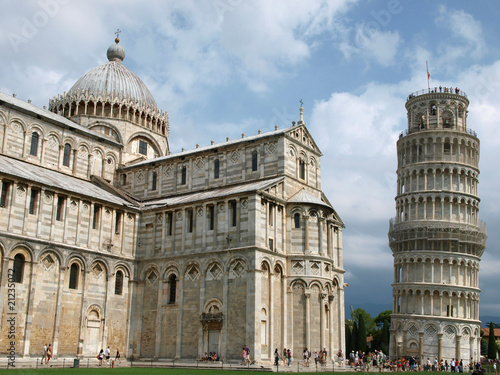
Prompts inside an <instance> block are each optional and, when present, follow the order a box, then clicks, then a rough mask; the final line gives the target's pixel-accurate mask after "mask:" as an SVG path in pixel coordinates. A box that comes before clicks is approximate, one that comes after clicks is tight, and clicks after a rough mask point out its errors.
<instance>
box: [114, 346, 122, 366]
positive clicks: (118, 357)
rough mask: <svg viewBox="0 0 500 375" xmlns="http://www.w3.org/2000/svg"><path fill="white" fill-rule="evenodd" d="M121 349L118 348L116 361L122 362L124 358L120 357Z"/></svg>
mask: <svg viewBox="0 0 500 375" xmlns="http://www.w3.org/2000/svg"><path fill="white" fill-rule="evenodd" d="M120 357H121V356H120V351H119V350H118V349H116V356H115V362H116V361H118V362H120V363H122V360H121V359H120Z"/></svg>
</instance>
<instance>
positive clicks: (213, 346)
mask: <svg viewBox="0 0 500 375" xmlns="http://www.w3.org/2000/svg"><path fill="white" fill-rule="evenodd" d="M221 310H222V304H221V303H220V302H219V301H213V300H212V301H211V302H209V303H207V305H206V306H205V309H204V311H205V312H203V313H202V314H201V316H200V321H201V324H202V327H203V353H202V354H204V353H210V352H215V353H217V355H218V356H219V357H222V356H223V354H224V353H221V352H220V349H221V339H222V335H221V331H222V322H223V317H222V311H221Z"/></svg>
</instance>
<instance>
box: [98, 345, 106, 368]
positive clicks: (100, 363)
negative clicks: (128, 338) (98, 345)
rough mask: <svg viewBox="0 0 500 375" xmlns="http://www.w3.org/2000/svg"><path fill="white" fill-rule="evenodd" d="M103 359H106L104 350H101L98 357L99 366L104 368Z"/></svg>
mask: <svg viewBox="0 0 500 375" xmlns="http://www.w3.org/2000/svg"><path fill="white" fill-rule="evenodd" d="M103 358H104V350H102V349H101V351H100V352H99V354H98V355H97V359H98V361H99V363H98V366H102V359H103Z"/></svg>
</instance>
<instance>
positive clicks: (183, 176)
mask: <svg viewBox="0 0 500 375" xmlns="http://www.w3.org/2000/svg"><path fill="white" fill-rule="evenodd" d="M186 177H187V169H186V166H185V165H184V166H182V169H181V185H186Z"/></svg>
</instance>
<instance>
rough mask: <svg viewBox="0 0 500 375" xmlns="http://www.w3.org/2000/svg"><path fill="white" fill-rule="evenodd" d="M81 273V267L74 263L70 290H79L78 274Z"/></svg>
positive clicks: (70, 276) (70, 277) (70, 278)
mask: <svg viewBox="0 0 500 375" xmlns="http://www.w3.org/2000/svg"><path fill="white" fill-rule="evenodd" d="M79 271H80V267H78V264H76V263H73V264H72V265H71V267H70V269H69V288H70V289H76V288H78V272H79Z"/></svg>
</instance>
